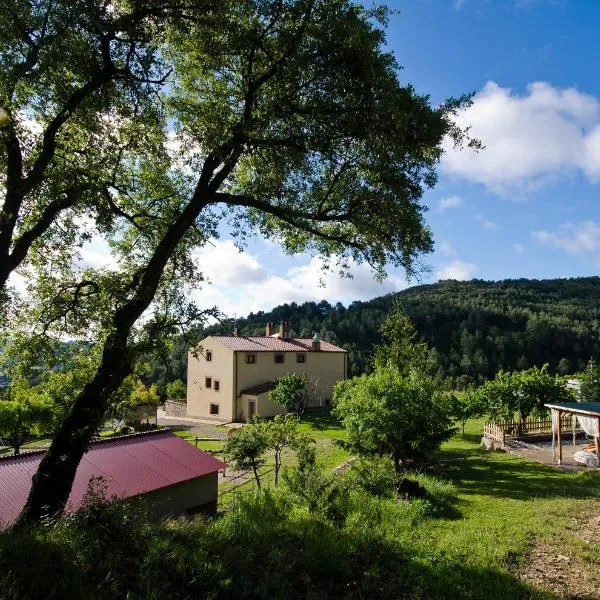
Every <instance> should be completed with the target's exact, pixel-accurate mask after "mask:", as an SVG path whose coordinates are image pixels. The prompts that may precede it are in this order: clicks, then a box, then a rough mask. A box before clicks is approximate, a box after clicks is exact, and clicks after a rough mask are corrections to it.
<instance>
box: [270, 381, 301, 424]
mask: <svg viewBox="0 0 600 600" xmlns="http://www.w3.org/2000/svg"><path fill="white" fill-rule="evenodd" d="M307 384H308V379H307V377H306V375H302V376H300V375H296V373H287V374H286V375H283V376H282V377H280V378H279V379H278V380H277V387H276V388H275V389H274V390H272V391H271V392H270V397H271V400H273V402H275V403H276V404H280V405H281V406H285V407H286V408H287V409H288V410H289V411H291V412H293V413H294V414H295V415H296V417H297V419H298V421H299V420H300V419H301V418H302V415H303V414H304V409H305V408H306V387H307Z"/></svg>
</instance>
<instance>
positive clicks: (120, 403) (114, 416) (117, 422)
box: [106, 375, 160, 431]
mask: <svg viewBox="0 0 600 600" xmlns="http://www.w3.org/2000/svg"><path fill="white" fill-rule="evenodd" d="M158 402H160V397H159V395H158V392H157V389H156V385H151V386H149V387H146V386H145V385H144V384H143V383H142V381H141V380H140V379H138V378H137V377H136V376H134V375H131V376H129V377H127V379H125V381H124V382H123V383H122V385H121V387H120V388H119V389H118V391H117V392H116V393H115V394H113V398H112V402H111V403H110V405H109V407H108V410H107V412H106V418H107V420H108V421H109V422H110V426H111V429H112V430H113V431H117V430H118V429H120V428H121V427H122V426H123V423H124V422H125V420H126V419H127V417H128V416H129V413H130V411H131V410H132V409H133V408H134V407H136V406H139V405H140V404H158Z"/></svg>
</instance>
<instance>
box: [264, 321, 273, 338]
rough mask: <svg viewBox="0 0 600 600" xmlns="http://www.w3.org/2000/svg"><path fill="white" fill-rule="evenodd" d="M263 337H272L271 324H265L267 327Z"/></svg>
mask: <svg viewBox="0 0 600 600" xmlns="http://www.w3.org/2000/svg"><path fill="white" fill-rule="evenodd" d="M265 335H266V336H267V337H271V336H272V335H273V323H271V322H270V321H269V322H268V323H267V327H266V329H265Z"/></svg>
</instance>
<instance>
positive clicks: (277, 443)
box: [266, 415, 298, 485]
mask: <svg viewBox="0 0 600 600" xmlns="http://www.w3.org/2000/svg"><path fill="white" fill-rule="evenodd" d="M297 426H298V419H295V418H294V417H293V416H292V415H277V416H276V417H275V418H274V419H273V420H272V421H268V422H267V423H266V430H267V439H268V444H269V448H271V449H272V450H274V451H275V485H277V484H278V483H279V470H280V469H281V455H282V453H283V449H284V448H286V447H293V446H294V443H295V440H296V438H297V434H298V432H297Z"/></svg>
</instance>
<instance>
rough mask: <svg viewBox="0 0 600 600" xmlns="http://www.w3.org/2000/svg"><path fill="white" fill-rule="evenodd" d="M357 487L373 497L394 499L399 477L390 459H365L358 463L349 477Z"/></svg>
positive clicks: (350, 471)
mask: <svg viewBox="0 0 600 600" xmlns="http://www.w3.org/2000/svg"><path fill="white" fill-rule="evenodd" d="M347 476H348V477H349V478H350V479H351V481H352V482H353V484H354V485H355V486H358V487H360V488H361V489H363V490H365V491H366V492H368V493H369V494H372V495H373V496H381V497H382V498H394V497H395V495H396V482H397V476H396V473H395V471H394V465H393V463H392V461H391V460H390V459H389V458H382V457H372V458H363V459H361V460H359V461H358V462H356V463H355V464H354V465H353V466H352V468H351V469H350V470H349V471H348V475H347Z"/></svg>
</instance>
